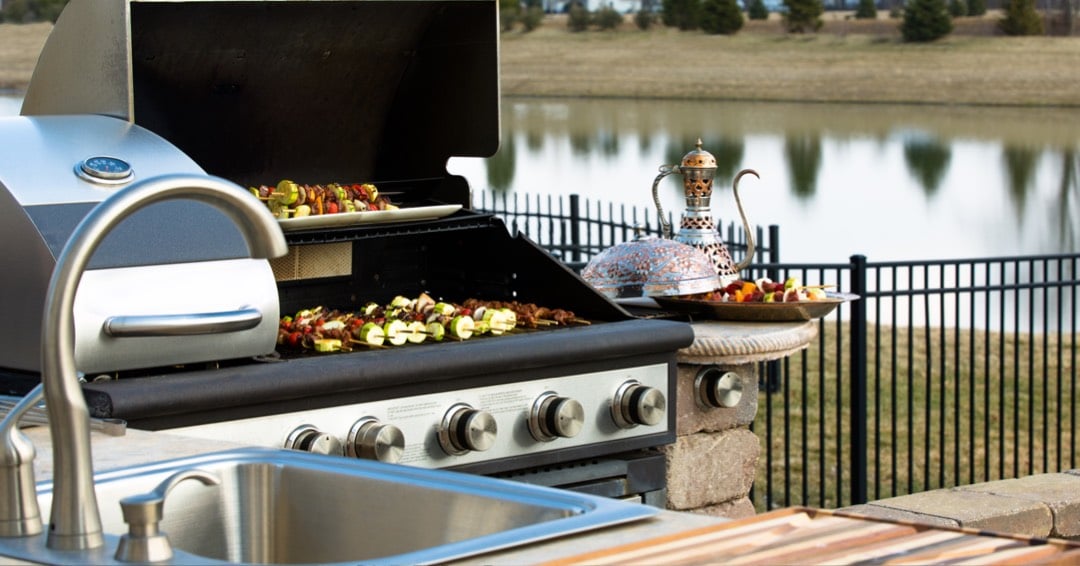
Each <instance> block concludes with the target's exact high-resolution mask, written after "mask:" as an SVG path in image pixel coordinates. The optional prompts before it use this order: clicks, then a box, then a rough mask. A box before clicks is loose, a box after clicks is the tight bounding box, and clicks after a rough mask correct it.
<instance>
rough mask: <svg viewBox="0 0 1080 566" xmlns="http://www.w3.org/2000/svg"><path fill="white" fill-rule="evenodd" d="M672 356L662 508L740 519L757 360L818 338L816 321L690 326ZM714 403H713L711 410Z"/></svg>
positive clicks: (752, 458) (749, 478) (749, 469)
mask: <svg viewBox="0 0 1080 566" xmlns="http://www.w3.org/2000/svg"><path fill="white" fill-rule="evenodd" d="M692 326H693V328H694V342H693V344H691V345H690V346H689V347H687V348H685V349H683V350H680V351H679V354H678V361H679V376H678V390H677V398H676V399H675V410H676V428H675V430H676V435H677V437H676V440H675V443H674V444H672V445H670V446H668V447H667V448H666V454H667V465H668V470H667V486H668V487H667V497H668V499H667V507H668V509H674V510H678V511H691V512H695V513H703V514H707V515H713V516H720V517H730V518H739V517H746V516H750V515H753V514H754V506H753V504H752V503H751V501H750V498H749V494H750V485H751V484H752V483H753V481H754V474H755V470H756V468H757V461H758V453H759V451H760V444H759V442H760V441H759V440H758V438H757V436H756V435H755V434H754V433H753V432H751V431H750V425H751V424H752V423H753V422H754V416H755V415H756V413H757V397H758V372H757V364H758V362H765V361H771V360H778V359H780V358H783V357H785V356H788V355H790V354H792V353H794V352H797V351H799V350H801V349H803V348H806V346H807V345H808V344H809V343H810V342H811V341H812V340H813V339H814V338H815V337H817V324H816V323H815V322H791V323H743V322H695V323H693V324H692ZM717 405H718V406H717Z"/></svg>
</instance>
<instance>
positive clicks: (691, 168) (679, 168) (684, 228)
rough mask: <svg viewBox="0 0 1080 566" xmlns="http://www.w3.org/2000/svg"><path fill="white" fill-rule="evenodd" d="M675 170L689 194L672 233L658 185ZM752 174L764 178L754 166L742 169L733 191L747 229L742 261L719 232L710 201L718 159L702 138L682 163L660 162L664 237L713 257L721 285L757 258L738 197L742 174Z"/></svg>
mask: <svg viewBox="0 0 1080 566" xmlns="http://www.w3.org/2000/svg"><path fill="white" fill-rule="evenodd" d="M672 173H681V174H682V175H683V192H684V194H685V196H686V210H685V211H684V212H683V214H682V219H681V220H680V221H679V232H678V233H677V234H675V235H674V237H673V236H672V234H671V223H670V222H668V221H667V219H666V218H665V217H664V210H663V208H662V207H661V206H660V195H659V194H657V187H658V186H659V185H660V181H661V180H663V179H664V177H667V176H668V175H671V174H672ZM746 174H751V175H753V176H755V177H758V178H759V179H760V178H761V176H760V175H758V174H757V171H754V170H753V169H743V170H742V171H739V172H738V174H736V175H735V182H734V184H733V190H734V192H735V204H736V205H737V206H738V208H739V216H740V217H741V218H742V223H743V229H744V230H745V231H746V257H744V258H743V260H742V261H740V262H739V263H737V264H736V263H735V261H734V260H732V258H731V253H730V252H729V251H728V249H727V246H725V245H724V241H723V240H722V239H721V238H720V234H719V233H718V232H717V231H716V225H715V223H714V222H713V217H712V209H711V208H710V200H711V198H712V188H713V187H712V186H713V177H715V175H716V158H715V157H713V155H712V154H711V153H709V152H707V151H705V150H703V149H701V140H700V139H698V141H697V148H696V149H695V150H693V151H691V152H690V153H687V154H686V156H684V157H683V159H682V163H680V164H679V165H661V166H660V174H659V175H657V177H656V180H655V181H653V186H652V195H653V202H654V203H656V212H657V214H658V215H659V217H660V225H661V226H662V228H663V236H664V237H665V238H672V239H674V240H675V241H677V242H682V243H684V244H688V245H690V246H693V247H695V248H698V249H700V250H701V251H703V252H704V253H705V255H706V256H708V257H709V259H710V260H712V263H713V265H714V266H715V267H716V273H717V275H718V276H719V277H720V283H721V286H724V285H727V284H728V283H730V282H731V281H734V280H735V279H738V278H739V272H740V271H742V270H743V269H744V268H745V267H746V266H748V265H750V262H751V261H753V259H754V250H755V247H754V234H753V232H752V231H751V230H750V223H749V222H748V221H747V220H746V214H744V213H743V207H742V201H741V200H739V179H741V178H742V177H743V175H746Z"/></svg>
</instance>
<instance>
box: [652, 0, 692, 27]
mask: <svg viewBox="0 0 1080 566" xmlns="http://www.w3.org/2000/svg"><path fill="white" fill-rule="evenodd" d="M661 6H662V7H661V19H662V20H663V22H664V25H665V26H668V27H677V28H679V29H680V30H683V31H686V30H693V29H698V27H699V26H700V25H701V22H700V19H701V0H663V4H662V5H661Z"/></svg>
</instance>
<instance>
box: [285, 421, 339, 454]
mask: <svg viewBox="0 0 1080 566" xmlns="http://www.w3.org/2000/svg"><path fill="white" fill-rule="evenodd" d="M285 448H289V449H291V450H301V451H304V452H312V453H314V454H330V455H333V456H341V455H342V450H341V441H340V440H338V439H337V437H335V436H333V435H331V434H327V433H325V432H323V431H321V430H319V429H317V428H315V427H314V426H312V425H303V426H299V427H297V428H296V430H293V431H292V432H291V433H289V437H288V438H287V439H285Z"/></svg>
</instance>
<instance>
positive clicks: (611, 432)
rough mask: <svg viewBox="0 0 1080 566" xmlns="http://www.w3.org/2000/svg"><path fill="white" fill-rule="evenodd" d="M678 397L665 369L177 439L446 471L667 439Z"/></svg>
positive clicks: (322, 413) (407, 400) (260, 421)
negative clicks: (670, 406)
mask: <svg viewBox="0 0 1080 566" xmlns="http://www.w3.org/2000/svg"><path fill="white" fill-rule="evenodd" d="M671 395H672V392H670V391H668V365H667V364H655V365H646V366H639V367H632V368H622V369H617V370H607V371H601V372H592V373H582V374H576V375H565V376H560V377H553V378H545V379H537V380H533V381H525V382H517V383H507V384H501V385H492V386H485V387H477V388H472V389H462V390H457V391H448V392H443V393H427V394H420V395H416V396H411V397H401V398H395V399H385V400H379V401H373V402H369V403H357V404H354V405H342V406H337V407H327V408H323V409H316V410H310V411H303V412H296V413H282V414H277V415H271V416H265V417H256V418H249V419H240V420H234V421H225V422H216V423H210V424H205V425H198V426H191V427H183V428H175V429H170V430H168V432H171V433H174V434H182V435H186V436H191V437H196V438H208V439H215V440H228V441H233V442H239V443H243V444H248V445H254V446H266V447H278V448H281V447H284V448H290V449H296V450H309V451H314V452H320V453H327V454H334V455H340V456H343V457H358V458H369V459H375V460H381V461H384V462H398V463H402V464H409V465H414V466H419V467H426V468H444V467H452V466H460V465H465V464H473V463H479V462H486V461H491V460H496V459H501V458H511V457H515V456H522V455H527V454H537V453H541V452H546V451H553V450H560V449H564V448H571V447H583V446H589V445H593V444H600V443H605V442H610V441H613V440H619V439H629V438H635V437H639V436H645V435H651V434H656V433H662V432H666V431H667V429H668V427H667V423H668V419H667V418H666V417H665V414H666V411H667V402H668V398H670V397H671Z"/></svg>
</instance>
